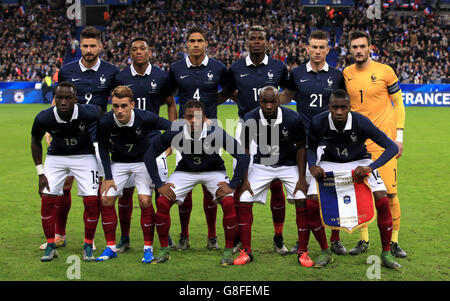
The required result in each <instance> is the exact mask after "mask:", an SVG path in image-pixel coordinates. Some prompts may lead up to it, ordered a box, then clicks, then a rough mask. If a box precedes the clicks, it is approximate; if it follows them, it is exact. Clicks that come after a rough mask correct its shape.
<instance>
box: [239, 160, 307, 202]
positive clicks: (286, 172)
mask: <svg viewBox="0 0 450 301" xmlns="http://www.w3.org/2000/svg"><path fill="white" fill-rule="evenodd" d="M277 179H278V180H280V181H281V182H283V184H284V187H285V189H286V192H287V199H288V200H298V199H304V198H306V196H305V195H304V193H303V192H302V191H301V190H298V191H297V192H296V194H295V195H294V190H295V186H296V185H297V182H298V179H299V176H298V167H297V166H278V167H270V166H266V165H261V164H250V166H249V168H248V181H249V182H250V187H251V189H252V191H253V194H254V196H253V197H252V196H251V194H250V192H248V191H245V192H244V193H242V195H241V199H240V201H241V202H255V203H261V204H265V203H266V198H267V192H268V190H269V189H270V184H271V183H272V181H273V180H277Z"/></svg>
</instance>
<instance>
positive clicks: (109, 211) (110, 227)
mask: <svg viewBox="0 0 450 301" xmlns="http://www.w3.org/2000/svg"><path fill="white" fill-rule="evenodd" d="M100 211H101V213H102V226H103V231H104V232H105V238H106V244H107V245H108V246H110V245H115V244H116V228H117V214H116V207H115V206H114V205H112V206H103V205H100Z"/></svg>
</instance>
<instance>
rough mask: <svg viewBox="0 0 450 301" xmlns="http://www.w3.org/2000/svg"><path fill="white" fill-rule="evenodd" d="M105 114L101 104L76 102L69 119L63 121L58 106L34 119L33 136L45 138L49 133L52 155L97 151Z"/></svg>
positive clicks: (49, 151) (48, 151)
mask: <svg viewBox="0 0 450 301" xmlns="http://www.w3.org/2000/svg"><path fill="white" fill-rule="evenodd" d="M101 114H102V111H101V109H100V108H99V107H98V106H92V105H82V104H75V106H74V111H73V114H72V118H71V120H70V121H69V122H66V121H64V120H62V119H61V118H60V117H59V115H58V113H57V109H56V106H53V107H50V108H47V109H45V110H43V111H41V112H40V113H39V114H38V115H37V116H36V118H35V119H34V122H33V127H32V129H31V135H32V136H33V137H34V138H36V140H38V141H41V140H42V137H44V135H45V133H46V132H47V133H50V134H51V135H52V141H51V143H50V146H49V147H48V149H47V154H48V155H55V156H66V155H85V154H94V147H93V144H92V143H93V142H94V141H95V136H96V127H97V119H98V118H99V117H100V115H101Z"/></svg>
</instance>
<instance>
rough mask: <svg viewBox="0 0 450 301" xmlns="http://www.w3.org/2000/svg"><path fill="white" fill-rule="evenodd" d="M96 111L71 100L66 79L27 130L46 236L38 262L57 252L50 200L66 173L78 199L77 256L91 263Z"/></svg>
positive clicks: (95, 200) (59, 192) (53, 200)
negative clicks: (80, 242)
mask: <svg viewBox="0 0 450 301" xmlns="http://www.w3.org/2000/svg"><path fill="white" fill-rule="evenodd" d="M100 114H101V109H100V108H99V107H97V106H91V105H82V104H77V92H76V88H75V86H74V85H73V84H72V83H70V82H60V83H59V84H58V86H57V87H56V89H55V106H54V107H51V108H48V109H45V110H43V111H41V112H40V113H39V114H38V115H37V116H36V118H35V120H34V123H33V128H32V130H31V154H32V156H33V161H34V164H35V165H36V169H37V172H38V175H39V194H40V195H41V200H42V203H41V219H42V227H43V229H44V234H45V237H46V240H47V245H46V249H45V253H44V256H43V257H42V258H41V260H42V261H51V260H52V259H53V258H54V257H57V256H58V253H57V252H56V243H55V223H56V214H57V212H56V211H57V209H56V198H57V196H60V195H62V194H63V186H64V181H65V179H66V177H67V175H68V173H69V172H71V173H72V174H73V176H74V177H75V179H76V180H77V184H78V194H79V195H80V196H82V197H83V203H84V215H83V219H84V226H85V237H84V246H83V259H84V260H86V261H92V260H94V259H95V258H94V257H93V253H92V242H93V239H94V235H95V230H96V228H97V222H98V218H99V210H98V185H99V183H98V178H97V177H96V174H97V160H96V157H95V152H94V147H93V141H94V140H95V135H96V123H97V119H98V118H99V116H100ZM46 132H47V133H50V134H51V135H52V137H53V139H52V141H51V143H50V146H49V148H48V149H47V157H46V159H45V164H44V167H42V144H41V140H42V137H43V136H44V135H45V133H46Z"/></svg>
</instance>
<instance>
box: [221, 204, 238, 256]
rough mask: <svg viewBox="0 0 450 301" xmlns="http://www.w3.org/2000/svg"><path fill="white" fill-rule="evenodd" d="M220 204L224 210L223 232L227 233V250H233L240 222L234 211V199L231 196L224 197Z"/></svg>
mask: <svg viewBox="0 0 450 301" xmlns="http://www.w3.org/2000/svg"><path fill="white" fill-rule="evenodd" d="M220 204H221V205H222V210H223V230H224V232H225V248H233V245H234V238H235V236H236V233H237V231H238V220H237V217H236V212H235V211H234V199H233V197H231V196H227V197H224V198H223V199H222V200H221V201H220Z"/></svg>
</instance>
